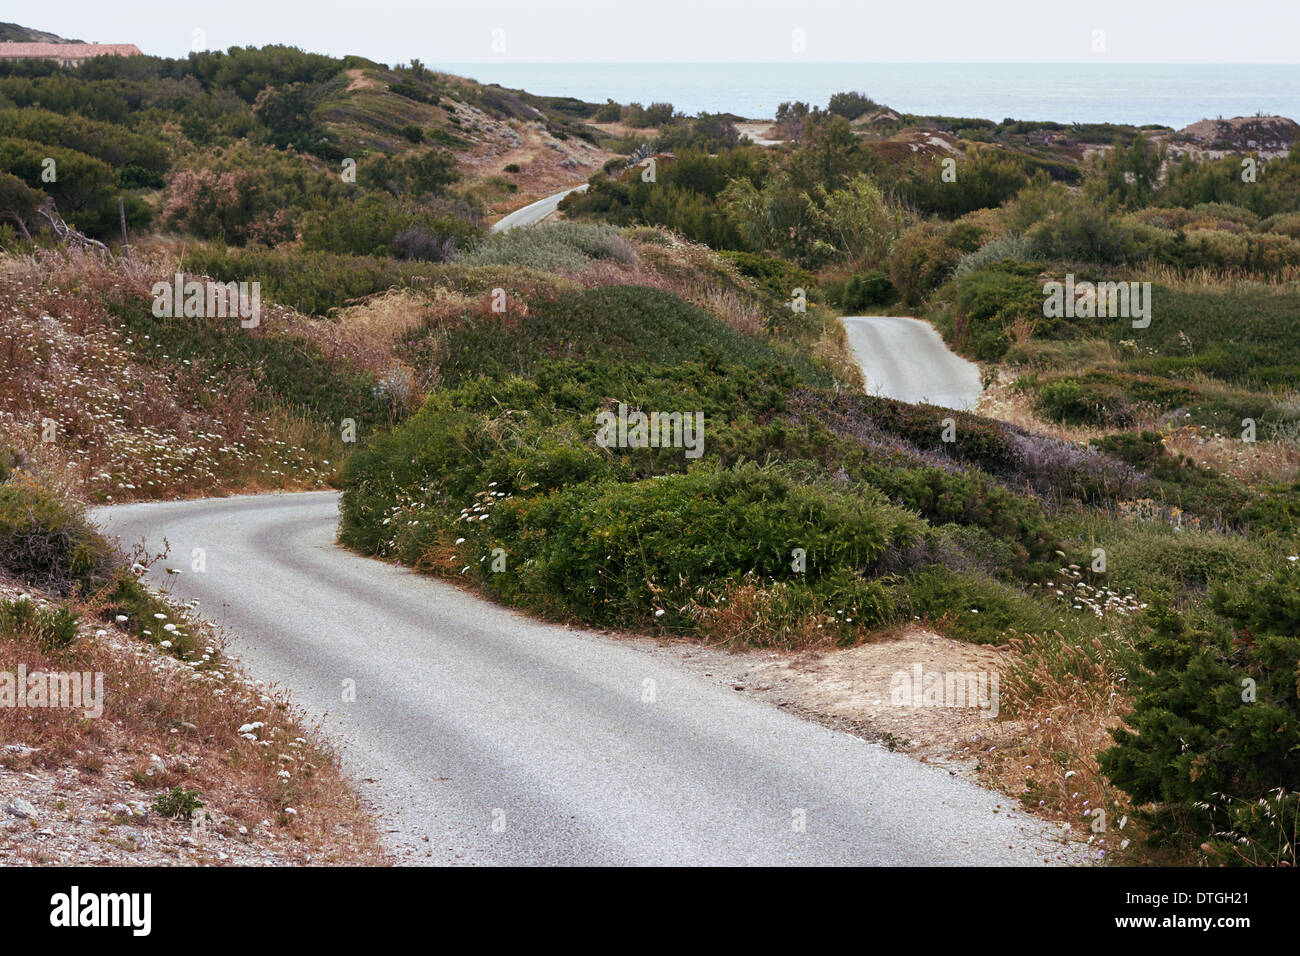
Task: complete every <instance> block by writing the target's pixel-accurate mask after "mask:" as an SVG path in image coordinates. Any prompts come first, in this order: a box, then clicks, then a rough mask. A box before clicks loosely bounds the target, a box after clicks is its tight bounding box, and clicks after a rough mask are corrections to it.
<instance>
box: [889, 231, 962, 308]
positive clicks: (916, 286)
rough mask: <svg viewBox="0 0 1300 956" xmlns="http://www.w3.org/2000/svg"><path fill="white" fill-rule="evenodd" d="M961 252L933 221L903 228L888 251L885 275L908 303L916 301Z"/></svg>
mask: <svg viewBox="0 0 1300 956" xmlns="http://www.w3.org/2000/svg"><path fill="white" fill-rule="evenodd" d="M960 258H961V253H960V252H959V251H958V250H957V249H955V248H953V247H952V246H950V245H948V241H947V239H946V237H945V234H944V231H943V229H942V228H941V227H939V226H938V225H935V224H934V223H921V224H919V225H916V226H913V227H912V228H910V229H908V230H906V231H905V232H904V233H903V234H902V235H901V236H899V237H898V239H897V240H896V241H895V242H894V245H893V248H892V249H891V250H890V252H889V279H890V281H891V282H892V283H893V284H894V287H895V288H897V289H898V291H899V293H900V294H901V295H902V297H903V300H904V301H905V302H907V303H908V304H909V305H917V304H918V303H920V302H921V300H922V299H924V298H925V297H926V296H927V295H929V294H930V293H931V292H933V291H934V290H935V289H937V288H938V287H939V286H940V285H941V284H942V283H943V281H944V280H945V279H947V278H948V276H949V275H950V274H951V273H952V270H953V268H954V267H955V266H956V265H957V260H958V259H960Z"/></svg>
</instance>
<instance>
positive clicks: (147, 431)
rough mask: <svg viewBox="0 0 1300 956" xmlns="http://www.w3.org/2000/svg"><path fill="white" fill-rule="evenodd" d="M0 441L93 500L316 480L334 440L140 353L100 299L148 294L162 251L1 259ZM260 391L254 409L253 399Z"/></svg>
mask: <svg viewBox="0 0 1300 956" xmlns="http://www.w3.org/2000/svg"><path fill="white" fill-rule="evenodd" d="M0 261H2V262H3V270H4V273H5V278H6V281H5V283H4V285H3V287H2V288H0V361H2V362H3V365H4V368H5V373H6V374H5V376H4V377H3V379H0V440H2V441H4V442H5V443H6V444H8V445H9V446H10V447H12V448H13V449H14V450H15V451H16V452H17V453H18V454H19V456H20V458H21V460H22V461H23V462H24V463H25V465H26V467H27V468H28V470H30V471H33V472H34V473H37V474H38V475H40V476H41V478H42V479H43V480H44V482H45V483H47V484H51V485H54V486H56V487H59V488H62V489H74V490H75V491H76V492H77V493H78V495H79V496H81V497H83V498H87V499H92V500H99V501H124V500H135V499H149V498H174V497H188V496H193V495H198V494H213V493H217V494H229V493H234V492H240V491H243V492H249V491H260V490H273V489H277V490H278V489H290V488H318V487H322V486H324V485H325V483H326V482H327V481H329V480H330V479H331V477H332V474H333V469H334V467H335V465H331V464H327V463H328V462H335V463H337V459H338V458H339V457H340V453H341V450H342V449H341V446H339V447H335V443H333V442H332V441H331V440H329V439H328V438H327V437H326V436H323V435H321V434H320V433H319V430H313V429H311V428H309V427H307V425H306V423H305V422H304V421H303V420H302V416H301V415H300V414H298V413H296V412H294V411H292V410H289V409H284V408H278V407H272V408H270V410H269V411H268V409H267V407H266V403H265V402H256V398H257V396H256V393H255V390H254V387H253V384H252V383H251V382H250V381H249V380H247V379H246V378H243V377H231V376H217V375H213V374H209V373H207V372H205V371H204V370H203V369H202V368H201V367H200V366H198V365H195V364H191V363H188V362H180V361H177V360H174V359H168V358H167V357H166V356H163V355H157V356H149V358H148V360H145V359H143V358H142V357H141V355H140V352H139V343H136V344H135V345H134V347H133V343H132V339H131V336H130V335H129V334H128V333H124V332H123V331H121V330H120V329H118V328H117V327H116V325H117V323H116V322H115V321H114V319H113V317H112V316H111V314H110V313H109V312H108V310H107V308H106V307H105V305H104V304H103V302H104V299H103V298H102V297H101V295H100V294H101V293H102V294H103V296H121V295H124V294H125V295H131V294H139V295H142V296H143V295H147V294H148V290H149V286H150V284H151V281H152V280H153V279H155V278H156V277H157V276H158V275H160V274H163V275H165V274H167V273H166V271H164V270H166V269H169V268H174V259H172V258H171V257H170V253H168V252H166V251H165V250H161V251H159V252H158V253H157V254H156V255H154V256H153V257H151V258H149V259H148V260H146V259H140V260H121V259H119V260H115V261H112V262H105V261H103V260H100V259H97V258H95V257H93V256H90V255H88V254H86V253H83V252H79V251H75V250H74V251H72V252H70V253H68V254H66V255H57V254H46V255H42V256H40V257H39V258H36V257H23V258H19V259H5V260H0ZM255 402H256V405H257V407H255Z"/></svg>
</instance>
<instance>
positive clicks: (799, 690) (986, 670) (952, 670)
mask: <svg viewBox="0 0 1300 956" xmlns="http://www.w3.org/2000/svg"><path fill="white" fill-rule="evenodd" d="M661 652H662V653H669V654H672V655H673V656H674V657H677V658H678V659H679V660H680V661H681V662H682V663H684V664H685V665H686V666H687V667H689V668H690V669H692V670H694V671H698V672H699V673H700V674H701V675H702V676H704V677H705V678H708V679H712V680H714V681H715V682H717V683H719V684H724V685H729V686H730V687H731V688H732V689H733V690H735V691H736V692H737V693H744V694H750V695H754V696H757V697H759V698H761V699H763V700H766V701H768V702H770V703H772V704H774V705H775V706H777V707H783V708H787V709H789V710H791V711H792V712H794V713H797V714H799V715H800V716H802V717H806V718H808V719H812V720H816V721H818V722H819V723H824V724H827V725H828V726H832V727H835V728H837V729H840V730H844V731H846V732H848V733H851V734H854V735H855V736H858V737H863V738H865V739H867V740H874V741H878V742H881V743H884V744H885V745H886V746H888V747H889V748H890V749H891V750H896V751H900V752H903V753H907V754H909V755H911V756H913V757H915V758H916V759H918V760H921V761H923V762H925V763H933V764H936V765H938V766H941V767H944V768H945V769H947V770H949V771H950V772H952V773H954V774H957V775H959V776H962V777H966V778H968V779H971V780H980V775H979V773H978V768H979V754H980V753H981V752H983V751H987V750H988V748H989V746H992V745H993V744H992V743H991V741H993V740H994V739H995V738H996V739H1003V738H1006V737H1009V736H1012V735H1014V734H1015V733H1017V731H1018V729H1019V728H1018V726H1017V724H1016V722H1014V721H1006V720H1002V721H998V720H995V719H993V716H994V715H993V713H992V707H989V708H983V709H981V708H979V707H957V706H914V705H913V704H912V703H911V702H910V701H909V702H904V701H905V699H904V697H903V694H902V691H901V687H902V686H903V685H904V684H905V685H906V686H907V687H908V691H909V693H908V696H909V697H910V691H911V690H912V689H914V688H915V686H916V685H915V683H914V680H915V675H916V669H917V667H918V666H919V667H920V670H921V675H922V677H921V680H922V682H924V681H925V680H926V679H927V675H930V674H944V675H947V674H951V675H958V674H961V675H979V674H984V675H989V678H988V679H989V683H987V684H986V685H985V687H986V688H988V689H990V690H991V688H992V683H991V677H992V675H997V674H999V672H1000V671H1001V669H1002V668H1003V667H1004V666H1005V660H1006V653H1007V652H1006V651H1004V650H1002V649H1000V648H996V647H989V646H985V645H975V644H964V643H962V642H960V641H952V640H949V639H948V638H945V637H942V636H940V635H938V634H935V633H934V632H932V631H927V630H923V629H919V628H918V629H912V630H907V631H904V632H902V633H901V634H899V635H897V636H895V637H892V638H890V639H884V640H880V641H877V642H874V643H871V644H863V645H861V646H859V647H854V648H850V649H847V650H839V649H834V650H828V651H800V652H792V651H776V650H749V651H739V652H731V651H725V650H721V649H717V648H710V647H701V646H700V645H699V644H693V643H692V644H687V643H682V644H669V645H663V646H662V647H661ZM896 675H903V677H896ZM954 679H955V678H954ZM896 682H897V684H898V686H899V688H900V691H899V694H898V696H897V697H896V696H895V693H894V690H895V684H896ZM999 682H1000V678H999ZM922 686H923V685H922ZM966 686H969V685H966ZM990 702H991V699H990Z"/></svg>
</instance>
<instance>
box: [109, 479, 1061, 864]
mask: <svg viewBox="0 0 1300 956" xmlns="http://www.w3.org/2000/svg"><path fill="white" fill-rule="evenodd" d="M337 501H338V499H337V495H336V494H335V493H334V492H310V493H304V494H283V495H260V496H250V497H236V498H226V499H208V500H199V501H182V502H165V503H151V504H130V505H118V506H113V507H107V508H100V509H96V510H95V512H94V514H95V517H96V520H98V521H99V522H100V523H101V524H102V525H103V526H104V528H105V530H106V531H107V532H108V533H109V534H110V535H119V536H120V537H121V539H122V542H123V543H124V544H130V543H132V542H134V541H137V540H139V539H141V538H144V539H146V540H147V541H148V543H149V544H150V546H151V547H152V548H153V549H154V550H160V549H161V547H162V542H163V539H164V538H165V539H167V541H168V542H170V546H171V554H172V555H173V557H172V558H171V559H170V561H163V562H159V563H158V564H157V565H155V571H156V577H157V578H158V579H159V583H162V582H161V579H162V578H164V577H167V576H166V574H165V571H164V570H163V567H164V566H165V565H167V564H170V565H171V566H173V567H178V568H181V569H183V570H184V573H183V574H182V575H179V576H176V577H173V578H171V579H170V581H169V582H168V583H170V584H171V586H172V587H171V590H172V592H173V594H175V595H176V596H177V597H180V598H183V599H187V598H198V599H199V600H200V602H201V610H202V612H203V613H204V614H205V615H206V616H208V617H209V618H210V619H213V620H216V621H217V622H218V623H221V624H224V625H226V626H228V627H229V628H230V629H231V630H232V631H233V634H234V643H233V646H232V648H231V650H232V651H233V652H234V653H235V654H236V656H238V657H239V658H241V660H242V661H243V663H244V666H245V667H246V669H247V671H248V672H249V673H250V674H251V675H252V676H254V677H257V678H261V679H264V680H268V681H275V682H278V683H280V684H281V685H283V686H284V687H286V688H288V689H289V690H290V691H291V693H292V696H293V699H294V701H295V702H296V703H297V704H299V705H300V706H302V707H304V708H305V709H306V710H307V712H308V713H309V714H310V715H312V716H314V717H316V718H319V719H323V722H324V726H325V729H326V730H327V731H328V732H330V733H332V734H337V735H341V738H342V740H341V743H342V754H343V759H344V765H345V768H346V769H347V770H348V771H349V773H351V774H352V775H353V776H354V777H355V778H356V779H358V780H363V781H373V782H365V783H361V784H360V787H361V789H362V793H363V796H364V797H365V798H366V799H367V802H368V803H369V804H370V805H371V806H372V807H374V808H375V809H376V811H377V812H378V814H379V817H380V821H381V825H382V827H383V828H385V829H388V830H390V831H392V832H389V833H388V839H389V841H390V843H391V845H392V846H393V848H394V849H395V850H396V851H397V852H398V854H399V855H400V857H401V858H402V859H404V860H405V861H406V862H410V863H480V864H489V863H490V864H722V865H728V864H943V865H956V864H1027V865H1034V864H1039V865H1041V864H1043V863H1044V862H1045V861H1050V862H1052V863H1060V862H1075V861H1076V860H1077V857H1075V856H1073V854H1072V853H1070V852H1068V851H1066V850H1065V849H1064V848H1063V847H1062V846H1061V845H1060V844H1059V843H1057V842H1055V841H1054V840H1053V838H1052V836H1051V835H1050V834H1049V828H1048V827H1047V826H1046V825H1045V824H1043V823H1041V822H1039V821H1036V820H1034V819H1032V818H1029V817H1027V816H1024V815H1022V814H1020V813H1018V812H1015V811H1009V810H1008V809H1007V804H1008V801H1007V800H1006V799H1005V798H1004V797H1000V796H998V795H996V794H993V793H990V792H988V791H985V790H982V789H980V788H978V787H976V786H974V785H973V784H970V783H968V782H966V781H964V780H961V779H960V778H956V777H952V776H950V775H949V774H948V773H947V772H946V771H943V770H941V769H938V768H935V767H931V766H928V765H925V764H921V763H918V762H915V761H913V760H911V759H909V758H908V757H905V756H903V755H901V754H895V753H890V752H889V751H888V750H886V749H885V748H883V747H881V746H879V745H876V744H870V743H866V742H864V741H862V740H860V739H858V738H856V737H853V736H850V735H849V734H846V733H843V732H840V731H835V730H830V729H828V728H826V727H823V726H821V725H819V724H816V723H811V722H808V721H805V720H801V719H799V718H797V717H795V716H793V715H792V714H789V713H787V712H785V711H784V710H781V709H779V708H777V707H774V706H771V705H769V704H766V703H764V702H762V701H759V700H755V699H752V698H748V697H746V695H745V694H744V693H742V692H737V691H735V690H733V689H731V688H730V687H728V686H725V685H719V684H715V683H712V682H710V681H708V680H705V679H703V678H702V677H701V676H699V675H698V674H693V673H690V672H688V671H687V670H686V669H685V668H684V666H683V665H681V664H680V663H677V662H675V661H674V660H673V659H672V658H671V657H670V656H667V655H665V654H662V653H654V650H653V647H651V646H649V645H648V643H647V642H644V641H628V640H624V641H620V640H617V639H615V638H612V637H607V636H604V635H601V634H596V633H591V632H586V631H582V630H576V629H569V628H565V627H561V626H555V625H549V624H544V623H539V622H536V621H533V620H530V619H528V618H525V617H523V616H521V615H518V614H515V613H513V612H511V611H508V610H506V609H504V608H501V607H499V606H497V605H494V604H491V603H488V602H485V601H482V600H479V599H477V598H475V597H474V596H472V595H470V594H468V593H466V592H464V591H461V590H459V589H458V588H456V587H455V586H453V585H451V584H447V583H444V582H441V581H437V580H434V579H432V578H428V577H422V576H419V575H416V574H413V573H411V572H409V571H407V570H405V569H402V568H398V567H394V566H392V565H389V564H386V563H384V562H381V561H376V560H372V559H368V558H363V557H360V556H358V555H355V554H353V553H351V552H348V551H345V550H343V549H341V548H339V547H338V546H336V545H335V543H334V535H335V529H336V526H337V522H338V513H337V507H338V506H337ZM194 548H203V549H204V551H205V556H206V564H207V570H206V572H204V573H194V572H193V570H192V569H191V568H190V556H191V554H192V553H193V549H194ZM348 682H355V683H354V684H352V685H349V684H348ZM347 686H354V687H355V691H356V692H355V700H354V701H346V700H345V699H344V696H345V695H344V690H345V688H346V687H347ZM999 807H1000V808H1001V809H999ZM426 841H427V842H426Z"/></svg>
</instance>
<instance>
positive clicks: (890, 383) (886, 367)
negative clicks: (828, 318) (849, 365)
mask: <svg viewBox="0 0 1300 956" xmlns="http://www.w3.org/2000/svg"><path fill="white" fill-rule="evenodd" d="M842 321H843V322H844V328H845V330H846V331H847V332H848V334H849V345H850V346H851V347H852V349H853V354H854V356H855V357H856V358H857V360H858V364H859V365H861V366H862V372H863V374H864V375H865V376H866V379H867V391H868V392H869V393H870V394H872V395H881V396H884V397H885V398H896V399H898V400H900V401H904V402H911V403H913V404H916V403H920V402H925V403H928V404H930V405H941V406H943V407H944V408H955V409H958V410H960V411H970V410H971V409H973V408H974V407H975V403H976V402H978V401H979V397H980V392H981V391H982V390H983V386H982V384H981V382H980V370H979V366H978V365H976V364H975V363H974V362H968V361H967V360H966V359H964V358H962V357H961V356H960V355H957V354H956V353H954V352H952V351H950V350H949V348H948V346H947V345H946V344H944V341H943V337H942V336H940V335H939V333H938V332H936V331H935V329H934V327H933V326H932V325H930V324H929V323H928V322H922V321H921V320H920V319H909V318H904V317H901V316H884V315H867V316H856V317H852V318H845V319H843V320H842Z"/></svg>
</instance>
